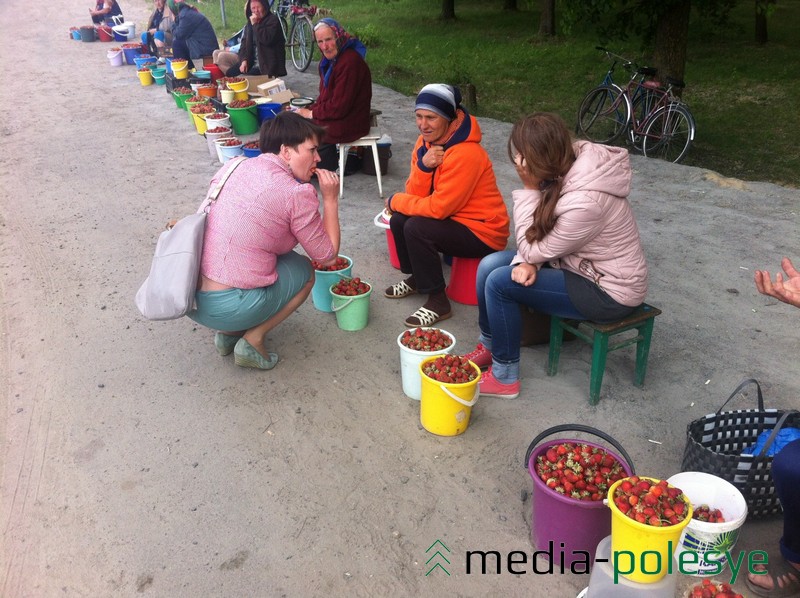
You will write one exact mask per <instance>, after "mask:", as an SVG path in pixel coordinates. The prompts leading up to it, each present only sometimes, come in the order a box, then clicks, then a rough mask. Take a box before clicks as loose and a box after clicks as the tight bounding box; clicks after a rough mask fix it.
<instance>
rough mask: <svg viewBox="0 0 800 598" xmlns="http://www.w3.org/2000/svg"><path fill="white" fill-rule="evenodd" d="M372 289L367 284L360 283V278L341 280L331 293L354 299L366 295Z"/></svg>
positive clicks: (332, 288)
mask: <svg viewBox="0 0 800 598" xmlns="http://www.w3.org/2000/svg"><path fill="white" fill-rule="evenodd" d="M371 288H372V287H371V286H370V285H369V283H366V282H364V281H362V280H361V279H360V278H358V277H356V278H342V279H341V280H340V281H339V282H337V283H336V284H335V285H333V287H331V292H332V293H333V294H334V295H344V296H348V297H355V296H356V295H363V294H365V293H368V292H369V290H370V289H371Z"/></svg>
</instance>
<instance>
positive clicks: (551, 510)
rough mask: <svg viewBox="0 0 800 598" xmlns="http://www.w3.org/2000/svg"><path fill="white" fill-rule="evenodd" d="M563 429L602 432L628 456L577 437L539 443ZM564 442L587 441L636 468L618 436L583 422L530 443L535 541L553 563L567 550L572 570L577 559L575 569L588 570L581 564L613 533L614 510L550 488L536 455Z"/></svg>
mask: <svg viewBox="0 0 800 598" xmlns="http://www.w3.org/2000/svg"><path fill="white" fill-rule="evenodd" d="M560 432H585V433H587V434H592V435H593V436H598V437H600V438H602V439H603V440H605V441H606V442H608V443H609V444H611V445H612V446H613V447H614V448H616V449H617V450H618V451H619V452H620V454H621V455H622V456H623V457H624V459H623V458H621V457H620V456H619V455H617V454H616V453H614V452H612V451H610V450H608V449H607V448H606V447H604V446H602V445H599V444H595V443H593V442H587V441H586V440H576V439H574V438H571V439H564V438H560V439H558V440H548V441H547V442H546V443H545V444H542V445H541V446H539V447H537V446H536V445H537V444H538V443H539V442H541V441H542V440H544V439H545V438H546V437H547V436H551V435H553V434H558V433H560ZM563 442H573V443H578V444H586V445H588V446H592V447H596V448H600V449H603V450H604V451H605V452H607V453H608V454H609V455H611V456H612V457H614V458H615V459H616V460H617V461H619V462H620V463H621V464H622V468H623V469H624V470H625V471H626V472H627V474H628V476H630V475H633V474H634V473H635V471H634V468H633V465H632V463H631V459H630V457H629V456H628V453H626V452H625V449H623V448H622V446H620V444H619V443H618V442H617V441H616V440H614V439H613V438H612V437H611V436H609V435H608V434H606V433H605V432H602V431H600V430H597V429H596V428H592V427H590V426H584V425H582V424H563V425H560V426H554V427H552V428H548V429H547V430H545V431H544V432H542V433H541V434H539V435H538V436H537V437H536V438H534V439H533V441H532V442H531V444H530V446H529V447H528V452H527V453H526V455H525V466H526V467H527V468H528V473H530V475H531V478H532V479H533V491H532V492H531V507H532V511H531V543H532V544H533V547H534V549H535V550H536V551H545V552H544V553H541V552H540V553H539V554H540V555H541V556H544V557H545V558H548V559H549V560H550V561H551V562H552V563H554V564H556V563H560V562H561V558H562V553H563V559H564V561H563V562H564V567H565V569H566V570H570V569H571V566H572V564H573V563H576V567H575V570H574V571H573V573H588V571H584V570H583V569H584V567H583V566H581V565H582V564H583V563H586V562H593V561H594V556H595V551H596V548H597V545H598V544H599V543H600V541H601V540H602V539H603V538H605V537H606V536H608V535H609V534H610V533H611V511H610V509H609V508H608V507H607V506H606V505H605V504H603V501H602V500H597V501H584V500H576V499H573V498H567V497H566V496H562V495H560V494H558V493H557V492H555V491H553V490H551V489H550V488H548V487H547V485H546V484H545V483H544V482H543V481H542V480H541V479H539V476H538V475H537V474H536V459H537V458H538V457H539V455H542V454H544V453H545V452H546V451H547V449H549V448H551V447H553V446H555V445H558V444H561V443H563ZM581 553H585V554H581Z"/></svg>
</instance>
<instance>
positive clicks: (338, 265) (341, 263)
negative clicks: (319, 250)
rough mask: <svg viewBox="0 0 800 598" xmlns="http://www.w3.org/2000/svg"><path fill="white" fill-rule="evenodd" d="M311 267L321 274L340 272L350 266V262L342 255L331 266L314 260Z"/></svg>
mask: <svg viewBox="0 0 800 598" xmlns="http://www.w3.org/2000/svg"><path fill="white" fill-rule="evenodd" d="M311 265H312V266H313V267H314V270H319V271H320V272H338V271H339V270H344V269H345V268H347V267H348V266H350V260H348V259H347V258H345V257H342V256H341V255H340V256H339V257H337V258H336V261H335V262H334V263H333V264H331V265H330V266H323V265H322V264H321V263H319V262H317V261H314V260H312V261H311Z"/></svg>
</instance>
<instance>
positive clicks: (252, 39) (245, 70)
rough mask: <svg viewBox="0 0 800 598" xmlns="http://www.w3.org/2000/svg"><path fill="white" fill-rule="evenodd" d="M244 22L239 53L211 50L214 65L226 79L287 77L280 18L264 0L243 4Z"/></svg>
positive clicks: (250, 0) (252, 0) (249, 1)
mask: <svg viewBox="0 0 800 598" xmlns="http://www.w3.org/2000/svg"><path fill="white" fill-rule="evenodd" d="M244 15H245V18H246V19H247V23H246V24H245V26H244V29H243V30H242V38H241V45H240V46H239V51H238V53H236V52H230V51H225V50H214V63H215V64H216V65H217V66H218V67H219V68H220V70H221V71H222V72H223V73H224V74H225V76H226V77H237V76H239V75H242V74H245V75H267V76H269V77H282V76H284V75H285V74H286V39H285V38H284V37H283V30H282V29H281V23H280V19H279V18H278V17H277V15H274V14H273V13H272V12H271V11H270V8H269V3H268V2H267V0H248V2H247V3H246V4H245V5H244Z"/></svg>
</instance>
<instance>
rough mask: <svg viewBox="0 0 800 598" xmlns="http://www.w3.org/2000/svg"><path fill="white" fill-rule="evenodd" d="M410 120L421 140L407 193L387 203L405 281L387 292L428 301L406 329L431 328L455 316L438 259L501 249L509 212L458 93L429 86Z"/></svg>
mask: <svg viewBox="0 0 800 598" xmlns="http://www.w3.org/2000/svg"><path fill="white" fill-rule="evenodd" d="M414 114H415V117H416V121H417V128H418V129H419V132H420V136H419V138H418V139H417V144H416V146H414V150H413V151H412V153H411V172H410V174H409V175H408V180H407V181H406V187H405V191H402V192H400V193H395V194H394V195H392V196H391V197H390V198H389V199H388V200H387V201H386V207H387V209H388V210H389V211H390V212H392V217H391V219H390V220H389V226H390V227H391V230H392V235H393V236H394V242H395V246H396V247H397V257H398V258H399V259H400V270H401V272H403V273H404V274H410V276H408V278H406V279H404V280H401V281H400V282H398V283H396V284H393V285H392V286H390V287H389V288H388V289H386V291H384V295H385V296H386V297H389V298H390V299H401V298H403V297H407V296H409V295H414V294H416V293H426V294H427V295H428V300H427V301H426V302H425V304H424V305H423V306H422V307H420V308H419V309H418V310H416V311H415V312H414V313H413V314H411V315H410V316H409V317H408V318H406V321H405V324H406V326H410V327H417V326H433V325H434V324H436V323H437V322H439V321H441V320H446V319H447V318H449V317H450V316H451V315H452V311H451V308H450V301H449V299H448V298H447V294H446V293H445V284H444V274H443V273H442V259H441V256H440V254H445V255H449V256H456V257H467V258H482V257H484V256H486V255H489V254H490V253H494V252H495V251H498V250H501V249H505V246H506V242H507V241H508V234H509V232H508V210H507V209H506V204H505V203H504V202H503V196H502V195H501V194H500V190H499V189H498V188H497V181H496V179H495V176H494V169H493V167H492V161H491V160H490V159H489V155H488V154H487V153H486V150H485V149H483V147H482V146H481V144H480V143H481V128H480V126H478V121H477V120H475V117H474V116H472V115H470V114H469V113H468V112H467V111H466V110H465V109H464V107H463V106H461V93H460V92H459V90H458V88H457V87H453V86H450V85H443V84H441V83H434V84H431V85H426V86H425V87H423V88H422V90H421V91H420V92H419V95H418V96H417V101H416V103H415V106H414Z"/></svg>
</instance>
